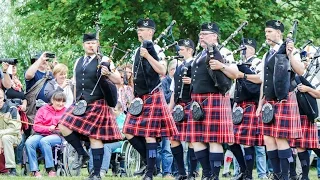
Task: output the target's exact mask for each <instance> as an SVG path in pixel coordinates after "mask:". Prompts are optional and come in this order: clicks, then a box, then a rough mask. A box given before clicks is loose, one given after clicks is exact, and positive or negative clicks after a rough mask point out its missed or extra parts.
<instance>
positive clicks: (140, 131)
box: [123, 19, 178, 179]
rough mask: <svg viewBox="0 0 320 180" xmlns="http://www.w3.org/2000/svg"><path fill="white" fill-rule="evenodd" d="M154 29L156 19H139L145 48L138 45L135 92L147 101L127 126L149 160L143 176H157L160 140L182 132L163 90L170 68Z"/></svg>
mask: <svg viewBox="0 0 320 180" xmlns="http://www.w3.org/2000/svg"><path fill="white" fill-rule="evenodd" d="M154 32H155V23H154V21H153V20H151V19H139V20H138V22H137V35H138V39H139V41H140V42H141V43H142V44H144V47H140V48H138V49H137V50H136V53H135V55H134V61H133V76H134V77H135V78H134V95H135V97H136V98H140V99H141V100H142V101H143V109H142V112H141V113H140V114H139V115H132V114H131V113H128V114H127V117H126V121H125V124H124V128H123V133H124V134H125V136H126V138H127V139H128V141H129V142H130V144H131V145H132V146H133V147H134V148H135V149H136V150H137V151H138V152H139V153H140V155H141V157H142V159H145V161H146V164H147V168H146V173H145V176H144V177H143V179H153V177H152V176H153V171H154V166H155V164H156V157H157V146H158V145H157V139H161V138H162V137H171V136H174V135H176V134H177V133H178V131H177V128H176V126H175V124H174V121H173V118H172V115H171V114H170V111H169V109H168V107H167V104H166V102H165V99H164V94H163V92H162V89H161V81H160V77H159V75H162V76H164V75H165V73H166V69H165V67H164V66H163V65H161V64H160V63H159V57H158V53H157V52H156V50H155V47H154V45H153V43H152V38H153V35H154ZM129 112H130V111H129Z"/></svg>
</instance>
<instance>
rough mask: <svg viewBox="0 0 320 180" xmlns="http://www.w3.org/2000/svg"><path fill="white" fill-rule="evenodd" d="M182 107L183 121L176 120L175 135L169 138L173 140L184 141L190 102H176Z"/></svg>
mask: <svg viewBox="0 0 320 180" xmlns="http://www.w3.org/2000/svg"><path fill="white" fill-rule="evenodd" d="M178 104H180V105H181V106H182V107H184V114H185V116H186V119H185V120H184V121H183V122H176V127H177V129H178V134H177V135H175V136H172V137H171V138H170V140H173V141H186V131H187V123H188V120H189V117H190V107H191V102H189V103H178Z"/></svg>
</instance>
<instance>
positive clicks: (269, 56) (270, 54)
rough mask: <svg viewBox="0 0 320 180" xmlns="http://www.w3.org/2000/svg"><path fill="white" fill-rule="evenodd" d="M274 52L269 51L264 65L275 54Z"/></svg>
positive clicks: (272, 50)
mask: <svg viewBox="0 0 320 180" xmlns="http://www.w3.org/2000/svg"><path fill="white" fill-rule="evenodd" d="M275 52H276V51H275V50H274V49H270V51H269V53H268V55H267V56H266V63H268V62H269V60H270V59H271V57H272V56H273V54H274V53H275Z"/></svg>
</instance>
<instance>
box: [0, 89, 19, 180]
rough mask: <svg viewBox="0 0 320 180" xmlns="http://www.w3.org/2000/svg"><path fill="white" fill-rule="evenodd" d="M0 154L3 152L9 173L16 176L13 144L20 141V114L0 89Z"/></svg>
mask: <svg viewBox="0 0 320 180" xmlns="http://www.w3.org/2000/svg"><path fill="white" fill-rule="evenodd" d="M0 114H1V117H2V118H1V119H0V138H1V139H0V154H2V153H4V156H5V168H7V169H9V175H13V176H16V175H17V172H16V161H15V156H14V149H13V146H14V145H18V144H19V143H20V141H21V134H20V129H21V122H20V115H19V113H18V112H17V109H16V108H15V107H12V105H11V104H10V103H9V102H8V101H6V102H4V92H3V90H2V89H0Z"/></svg>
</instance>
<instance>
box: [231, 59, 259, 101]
mask: <svg viewBox="0 0 320 180" xmlns="http://www.w3.org/2000/svg"><path fill="white" fill-rule="evenodd" d="M253 59H254V57H253ZM259 64H261V61H256V62H246V63H240V64H237V67H238V70H239V71H241V72H243V73H244V74H258V73H259V70H257V69H256V67H257V66H258V65H259ZM236 83H237V84H236V88H235V95H234V101H235V102H236V103H240V102H242V101H251V100H252V101H258V100H259V95H260V86H261V84H256V83H253V82H251V81H249V80H247V79H246V78H241V79H237V80H236Z"/></svg>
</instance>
